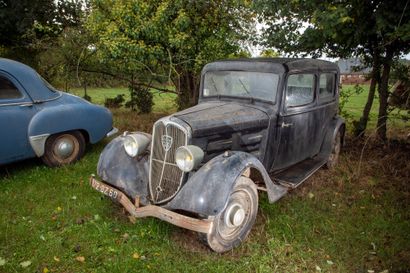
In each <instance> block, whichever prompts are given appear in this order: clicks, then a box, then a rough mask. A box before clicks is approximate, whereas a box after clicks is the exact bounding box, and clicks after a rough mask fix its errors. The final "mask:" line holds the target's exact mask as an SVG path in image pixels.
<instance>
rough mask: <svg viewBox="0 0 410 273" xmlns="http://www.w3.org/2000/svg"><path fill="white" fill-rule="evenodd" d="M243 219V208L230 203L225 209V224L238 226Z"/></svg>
mask: <svg viewBox="0 0 410 273" xmlns="http://www.w3.org/2000/svg"><path fill="white" fill-rule="evenodd" d="M244 220H245V210H244V209H243V208H242V206H241V205H240V204H232V205H231V206H230V207H229V208H228V209H227V211H226V216H225V225H226V226H228V227H239V226H240V225H241V224H242V223H243V221H244Z"/></svg>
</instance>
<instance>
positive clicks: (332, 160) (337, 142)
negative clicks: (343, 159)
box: [326, 130, 342, 169]
mask: <svg viewBox="0 0 410 273" xmlns="http://www.w3.org/2000/svg"><path fill="white" fill-rule="evenodd" d="M341 148H342V135H341V133H340V130H339V131H338V132H337V134H336V137H335V139H334V140H333V142H332V151H331V152H330V155H329V158H328V160H327V162H326V168H328V169H333V168H334V167H335V166H336V165H337V161H338V160H339V155H340V150H341Z"/></svg>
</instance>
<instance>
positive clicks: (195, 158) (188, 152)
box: [175, 145, 204, 172]
mask: <svg viewBox="0 0 410 273" xmlns="http://www.w3.org/2000/svg"><path fill="white" fill-rule="evenodd" d="M203 158H204V152H203V151H202V150H201V148H199V147H197V146H194V145H188V146H181V147H179V148H178V149H177V151H176V153H175V162H176V163H177V165H178V167H179V168H180V169H181V171H183V172H190V171H192V170H193V169H194V168H195V167H197V166H198V165H199V163H201V162H202V159H203Z"/></svg>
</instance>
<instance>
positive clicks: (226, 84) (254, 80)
mask: <svg viewBox="0 0 410 273" xmlns="http://www.w3.org/2000/svg"><path fill="white" fill-rule="evenodd" d="M278 82H279V75H277V74H273V73H264V72H249V71H210V72H207V73H206V74H205V78H204V88H203V96H204V97H212V96H231V97H248V98H255V99H261V100H266V101H271V102H275V97H276V92H277V87H278Z"/></svg>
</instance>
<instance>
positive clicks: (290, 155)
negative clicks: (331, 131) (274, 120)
mask: <svg viewBox="0 0 410 273" xmlns="http://www.w3.org/2000/svg"><path fill="white" fill-rule="evenodd" d="M316 82H317V76H316V75H315V74H314V73H298V74H290V75H288V78H287V81H286V85H285V91H284V92H285V94H284V98H283V102H282V105H283V107H282V110H281V111H280V114H279V118H278V130H279V134H280V137H279V147H278V152H277V155H276V157H275V161H274V165H273V170H279V169H283V168H286V167H289V166H291V165H294V164H296V163H298V162H300V161H303V160H304V159H307V158H309V157H312V156H314V155H315V151H316V138H317V137H318V134H319V131H320V128H321V127H320V122H319V123H318V120H317V115H318V113H317V111H316V108H315V107H316V91H315V90H316V86H317V83H316Z"/></svg>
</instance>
